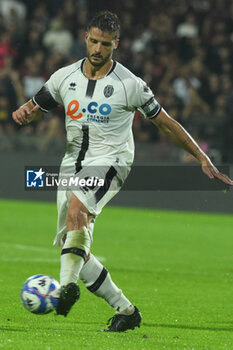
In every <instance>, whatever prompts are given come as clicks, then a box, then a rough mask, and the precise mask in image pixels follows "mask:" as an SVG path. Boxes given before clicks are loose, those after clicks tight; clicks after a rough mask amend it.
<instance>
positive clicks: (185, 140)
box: [151, 108, 233, 185]
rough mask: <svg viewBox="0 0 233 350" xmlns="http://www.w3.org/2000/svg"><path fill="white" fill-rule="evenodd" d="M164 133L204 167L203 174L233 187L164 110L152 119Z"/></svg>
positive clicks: (232, 183) (227, 178) (226, 177)
mask: <svg viewBox="0 0 233 350" xmlns="http://www.w3.org/2000/svg"><path fill="white" fill-rule="evenodd" d="M151 121H152V123H153V124H154V125H156V126H157V127H158V128H159V129H160V130H161V131H162V133H164V134H165V135H167V136H168V137H169V138H170V139H171V140H172V141H174V142H175V143H176V144H177V145H179V146H181V147H182V148H184V149H185V150H186V151H188V152H189V153H190V154H192V155H193V156H194V157H195V158H196V159H198V160H199V162H200V163H201V165H202V170H203V172H204V173H205V174H206V175H207V176H208V177H209V178H210V179H213V178H215V177H216V178H218V179H219V180H221V181H223V182H224V183H226V184H228V185H233V181H232V180H231V179H230V178H229V177H228V176H227V175H225V174H222V173H220V172H219V171H218V169H217V168H216V167H215V166H214V165H213V163H212V162H211V160H210V159H209V157H208V156H207V155H206V154H205V153H204V152H203V151H202V149H201V148H200V147H199V146H198V144H197V143H196V141H195V140H194V139H193V138H192V136H191V135H190V134H189V133H188V132H187V131H186V130H185V129H184V128H183V127H182V126H181V125H180V124H179V123H178V122H177V121H176V120H174V119H173V118H171V117H170V116H169V115H168V114H167V113H166V111H165V110H164V109H163V108H162V109H161V110H160V112H159V113H158V115H157V116H156V118H153V119H151Z"/></svg>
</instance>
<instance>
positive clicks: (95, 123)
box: [33, 59, 161, 165]
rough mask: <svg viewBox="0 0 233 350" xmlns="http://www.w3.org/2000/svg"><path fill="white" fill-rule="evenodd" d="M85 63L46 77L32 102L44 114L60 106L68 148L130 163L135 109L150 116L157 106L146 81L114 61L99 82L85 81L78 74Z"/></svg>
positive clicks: (86, 79)
mask: <svg viewBox="0 0 233 350" xmlns="http://www.w3.org/2000/svg"><path fill="white" fill-rule="evenodd" d="M84 63H85V59H83V60H80V61H78V62H76V63H74V64H72V65H70V66H67V67H64V68H61V69H59V70H58V71H56V72H55V73H54V74H53V75H51V77H50V79H49V80H48V81H47V82H46V83H45V85H44V87H43V88H42V90H43V94H47V98H46V99H45V100H46V103H44V102H43V101H44V99H42V98H41V97H40V93H38V94H37V95H35V96H34V98H33V100H34V102H35V103H37V104H39V105H40V107H41V109H42V110H44V111H47V110H48V109H51V108H52V107H54V106H55V105H56V104H62V105H63V106H64V109H65V115H66V130H67V141H68V148H69V147H70V149H73V150H74V152H76V153H77V152H80V151H82V152H83V153H84V156H83V162H84V161H86V162H87V163H86V164H88V160H91V159H101V158H103V157H105V158H108V159H109V160H114V159H116V158H117V159H118V160H119V163H120V164H122V165H130V164H132V161H133V157H134V142H133V134H132V123H133V117H134V112H135V111H136V110H137V109H138V110H139V111H141V112H142V113H143V114H144V116H145V117H148V118H155V117H156V116H157V115H158V113H159V112H160V109H161V107H160V105H159V103H158V102H157V101H156V100H155V98H154V95H153V93H152V91H151V90H150V88H149V87H148V86H147V85H146V83H145V82H144V81H143V80H141V79H140V78H138V77H136V76H135V75H134V74H133V73H132V72H130V71H129V70H128V69H127V68H125V67H124V66H123V65H121V64H120V63H118V62H113V66H112V68H111V70H110V71H109V73H108V74H107V75H106V76H105V77H104V78H102V79H98V80H90V79H88V78H87V77H86V76H85V74H84V72H83V65H84Z"/></svg>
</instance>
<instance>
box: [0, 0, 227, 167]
mask: <svg viewBox="0 0 233 350" xmlns="http://www.w3.org/2000/svg"><path fill="white" fill-rule="evenodd" d="M103 9H108V10H113V11H115V12H116V13H117V14H118V15H119V17H120V20H121V40H120V45H119V48H118V50H116V52H115V54H114V55H115V56H114V58H115V59H116V60H117V61H119V62H121V63H122V64H124V65H125V66H126V67H128V68H129V69H130V70H132V71H133V72H134V73H135V74H136V75H138V76H140V77H141V78H142V79H144V80H145V81H146V82H147V83H148V84H149V86H150V87H151V89H152V90H153V91H154V93H155V96H156V98H157V100H158V101H159V102H160V103H161V105H162V106H163V107H164V108H165V109H166V110H167V111H168V112H169V113H170V114H171V115H172V116H173V117H174V118H175V119H177V120H178V121H179V122H181V123H182V125H184V126H185V127H186V128H187V129H188V130H189V131H190V133H191V134H192V135H193V136H194V137H195V138H196V139H197V140H198V142H199V144H200V145H201V147H202V148H203V149H204V150H205V151H206V152H207V153H208V152H209V153H211V152H212V154H214V152H220V153H219V156H220V159H221V160H222V161H225V162H232V161H233V152H232V151H233V142H232V139H233V0H221V1H220V0H176V1H172V0H163V1H162V0H127V1H124V0H112V1H111V2H109V0H108V1H107V0H102V1H101V0H99V1H92V0H49V1H47V0H40V1H38V0H24V1H23V0H21V1H20V0H0V33H1V35H0V147H1V148H4V147H5V148H6V149H7V148H9V149H10V148H11V147H12V145H11V144H10V142H9V141H8V142H7V140H10V139H11V137H12V135H15V134H16V132H17V133H19V134H23V135H25V140H29V141H28V142H29V144H30V142H31V141H30V140H31V136H33V135H38V136H40V137H41V139H43V140H45V141H44V142H43V143H42V144H40V143H39V145H40V146H41V147H42V148H44V149H46V148H48V147H49V148H50V146H51V145H52V144H53V142H54V139H56V138H57V139H59V138H64V134H65V131H64V111H63V110H62V109H61V108H58V109H56V110H54V111H52V112H51V113H48V114H46V115H45V117H44V118H43V119H41V120H40V121H37V122H34V123H32V124H30V125H27V126H24V127H18V126H17V125H15V124H14V123H13V122H12V120H11V113H12V111H13V110H15V109H16V108H18V107H19V106H20V105H22V104H23V103H25V101H26V100H28V99H30V98H31V97H32V96H33V95H34V94H35V93H36V92H37V91H38V90H39V89H40V87H41V86H42V85H43V84H44V82H45V81H46V80H47V79H48V78H49V76H50V75H51V74H52V73H53V72H54V71H55V70H57V69H58V68H60V67H61V66H64V65H68V64H70V63H73V62H75V61H76V60H79V59H80V58H82V57H84V56H85V53H86V51H85V41H84V34H85V30H86V25H87V23H88V21H89V19H90V18H91V17H92V15H93V14H94V13H95V12H96V11H99V10H103ZM134 135H135V140H136V141H138V142H140V143H148V142H151V143H154V144H159V143H160V144H161V143H166V142H167V141H165V140H164V139H163V136H162V135H160V134H159V133H158V131H157V129H156V128H155V127H154V126H153V125H151V123H150V122H148V121H147V120H145V119H144V118H142V117H141V116H140V114H139V113H138V112H137V113H136V114H135V118H134ZM1 139H2V140H3V139H4V142H3V141H2V142H1ZM25 142H27V141H25ZM187 161H189V160H188V158H187Z"/></svg>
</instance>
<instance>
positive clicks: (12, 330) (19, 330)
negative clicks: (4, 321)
mask: <svg viewBox="0 0 233 350" xmlns="http://www.w3.org/2000/svg"><path fill="white" fill-rule="evenodd" d="M0 331H4V332H30V329H25V328H18V327H10V326H9V327H0Z"/></svg>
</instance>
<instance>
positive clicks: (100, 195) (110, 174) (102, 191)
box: [95, 166, 117, 203]
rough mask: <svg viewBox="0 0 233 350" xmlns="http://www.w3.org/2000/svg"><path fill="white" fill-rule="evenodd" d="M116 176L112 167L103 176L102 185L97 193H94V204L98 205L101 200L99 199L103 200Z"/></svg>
mask: <svg viewBox="0 0 233 350" xmlns="http://www.w3.org/2000/svg"><path fill="white" fill-rule="evenodd" d="M116 174H117V171H116V169H115V168H114V167H113V166H111V167H110V169H109V170H108V172H107V174H106V176H105V179H104V185H103V186H101V187H100V188H99V189H98V191H97V192H96V193H95V199H96V203H98V202H99V201H100V200H101V198H103V196H104V195H105V194H106V193H107V192H108V190H109V187H110V185H111V182H112V179H113V178H114V176H115V175H116Z"/></svg>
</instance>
